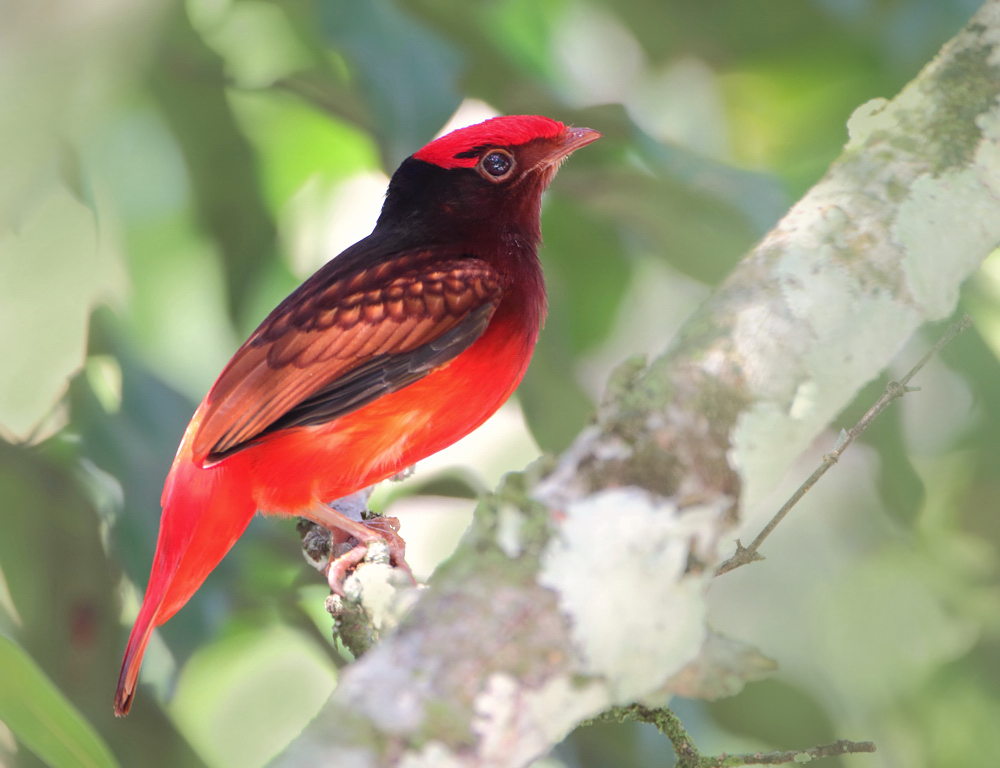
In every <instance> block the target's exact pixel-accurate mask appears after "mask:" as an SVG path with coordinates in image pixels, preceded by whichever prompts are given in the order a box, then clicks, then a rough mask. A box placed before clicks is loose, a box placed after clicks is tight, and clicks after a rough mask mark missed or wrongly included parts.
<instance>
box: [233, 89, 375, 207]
mask: <svg viewBox="0 0 1000 768" xmlns="http://www.w3.org/2000/svg"><path fill="white" fill-rule="evenodd" d="M229 98H230V103H231V104H232V107H233V112H234V113H235V115H236V117H237V119H238V120H239V123H240V126H241V127H242V128H243V130H244V131H245V132H246V134H247V135H248V136H249V137H250V140H251V142H253V146H254V149H255V150H256V151H257V154H258V157H259V158H260V160H259V162H260V167H261V171H262V178H263V181H264V193H265V196H266V198H267V200H268V203H269V204H270V206H271V210H272V211H273V212H274V214H275V215H277V214H279V213H281V211H282V209H283V208H284V207H285V205H286V204H287V203H288V202H289V200H290V199H291V198H292V197H293V196H294V195H295V193H296V192H298V191H299V190H300V189H301V188H302V185H303V184H305V183H306V182H307V181H308V180H309V179H310V177H312V176H313V175H315V174H319V175H320V176H321V177H322V179H323V180H324V181H327V182H332V181H337V180H340V179H344V178H346V177H348V176H350V175H352V174H355V173H360V172H361V171H369V170H376V169H378V168H379V156H378V148H377V147H376V146H375V143H374V142H373V141H372V140H371V138H370V137H369V136H368V135H367V134H366V133H364V132H363V131H361V130H359V129H358V128H356V127H355V126H353V125H351V124H349V123H346V122H344V121H343V120H340V119H338V118H336V117H331V116H330V115H328V114H326V113H324V112H321V111H319V110H318V109H316V107H315V106H314V105H312V104H310V103H308V102H306V101H303V100H301V99H299V98H296V97H295V96H292V95H290V94H283V93H275V92H273V91H272V92H260V93H251V92H243V91H233V92H232V93H231V94H230V97H229Z"/></svg>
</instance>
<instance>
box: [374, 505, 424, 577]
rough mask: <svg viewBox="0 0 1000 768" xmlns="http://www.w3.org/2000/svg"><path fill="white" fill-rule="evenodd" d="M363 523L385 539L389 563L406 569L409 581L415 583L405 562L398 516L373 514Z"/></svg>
mask: <svg viewBox="0 0 1000 768" xmlns="http://www.w3.org/2000/svg"><path fill="white" fill-rule="evenodd" d="M365 525H366V526H367V527H368V528H370V529H372V530H373V531H377V532H378V533H379V534H380V535H381V537H382V539H383V540H384V541H385V543H386V546H388V547H389V562H390V564H392V565H394V566H396V567H397V568H402V569H403V570H404V571H406V575H407V576H409V577H410V581H412V582H413V583H414V584H416V583H417V580H416V579H415V578H413V571H411V570H410V566H409V565H408V564H407V562H406V542H405V541H403V537H402V536H400V535H399V518H398V517H382V516H381V515H378V516H373V517H370V518H368V519H367V520H365Z"/></svg>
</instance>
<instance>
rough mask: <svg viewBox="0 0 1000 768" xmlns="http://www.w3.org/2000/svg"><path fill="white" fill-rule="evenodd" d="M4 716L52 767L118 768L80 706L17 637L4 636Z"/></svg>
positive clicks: (0, 664) (0, 680) (0, 661)
mask: <svg viewBox="0 0 1000 768" xmlns="http://www.w3.org/2000/svg"><path fill="white" fill-rule="evenodd" d="M0 720H2V721H3V722H4V723H6V724H7V727H8V728H10V729H11V731H13V733H14V735H15V736H16V737H17V738H18V740H19V741H20V742H21V743H22V744H24V746H26V747H27V748H28V749H30V750H31V751H32V752H34V753H35V754H36V755H37V756H38V757H39V758H41V759H42V760H44V761H45V762H46V763H48V765H49V766H50V767H51V768H117V766H118V761H117V760H115V758H114V755H112V754H111V751H110V750H109V749H108V747H107V745H106V744H105V743H104V741H103V740H102V739H101V737H100V736H99V735H98V734H97V732H96V731H94V729H93V728H92V727H91V726H90V724H89V723H88V722H87V721H86V720H85V719H84V718H83V716H82V715H81V714H80V713H79V712H78V711H77V710H76V708H75V707H74V706H73V705H72V704H70V702H69V701H67V699H66V697H65V696H63V695H62V693H61V692H60V691H59V689H58V688H56V687H55V685H53V684H52V681H51V680H49V678H48V677H47V676H46V675H45V673H44V672H43V671H42V670H41V669H40V668H39V667H38V665H37V664H35V662H34V661H33V660H32V658H31V657H30V656H29V655H28V654H27V653H25V652H24V650H23V649H21V648H20V647H19V646H17V645H16V644H15V643H14V642H13V641H12V640H10V639H8V638H6V637H3V636H2V635H0Z"/></svg>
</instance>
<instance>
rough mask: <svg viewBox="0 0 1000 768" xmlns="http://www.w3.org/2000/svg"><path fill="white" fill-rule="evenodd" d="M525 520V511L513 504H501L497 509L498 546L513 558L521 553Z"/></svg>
mask: <svg viewBox="0 0 1000 768" xmlns="http://www.w3.org/2000/svg"><path fill="white" fill-rule="evenodd" d="M524 521H525V517H524V513H522V512H521V510H520V509H518V508H517V507H515V506H514V505H513V504H508V503H504V504H501V505H500V508H499V509H498V510H497V546H498V547H500V550H501V551H502V552H503V553H504V554H505V555H507V557H509V558H511V559H512V560H513V559H514V558H516V557H519V556H520V554H521V528H522V527H523V526H524Z"/></svg>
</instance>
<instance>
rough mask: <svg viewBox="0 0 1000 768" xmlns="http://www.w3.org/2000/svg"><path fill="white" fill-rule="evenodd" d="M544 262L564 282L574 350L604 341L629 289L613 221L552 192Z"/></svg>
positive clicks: (628, 271)
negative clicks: (587, 210) (603, 219)
mask: <svg viewBox="0 0 1000 768" xmlns="http://www.w3.org/2000/svg"><path fill="white" fill-rule="evenodd" d="M542 230H543V231H544V232H545V243H544V245H543V247H542V249H541V258H542V263H543V264H544V265H545V270H546V276H547V279H548V280H550V281H551V280H555V279H558V280H559V281H560V283H561V284H562V289H563V290H562V295H561V296H560V297H559V298H560V300H561V301H562V302H564V303H565V310H564V311H565V313H566V316H567V319H566V328H567V330H568V333H569V342H570V345H571V349H572V352H573V354H574V355H578V354H580V353H581V352H585V351H587V350H588V349H590V348H592V347H593V346H594V345H596V344H599V343H600V342H601V341H602V340H603V339H604V337H605V336H607V334H608V331H609V330H610V329H611V326H612V324H613V323H614V320H615V317H616V316H617V313H618V305H619V303H620V302H621V300H622V298H623V296H624V295H625V291H626V289H627V288H628V285H629V280H630V278H631V272H632V270H631V264H630V263H629V261H628V259H627V258H626V256H625V254H624V253H623V249H622V246H621V243H620V242H619V240H618V236H617V234H616V232H615V230H614V227H613V226H611V225H610V224H609V223H608V222H606V221H602V220H601V219H600V218H598V217H596V216H593V215H592V214H589V213H588V212H586V211H584V210H582V209H581V208H580V207H579V206H577V205H575V204H574V203H573V202H572V201H570V200H567V199H565V198H559V197H556V196H554V195H553V196H551V197H549V199H548V202H547V204H546V206H545V209H544V211H543V215H542Z"/></svg>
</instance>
